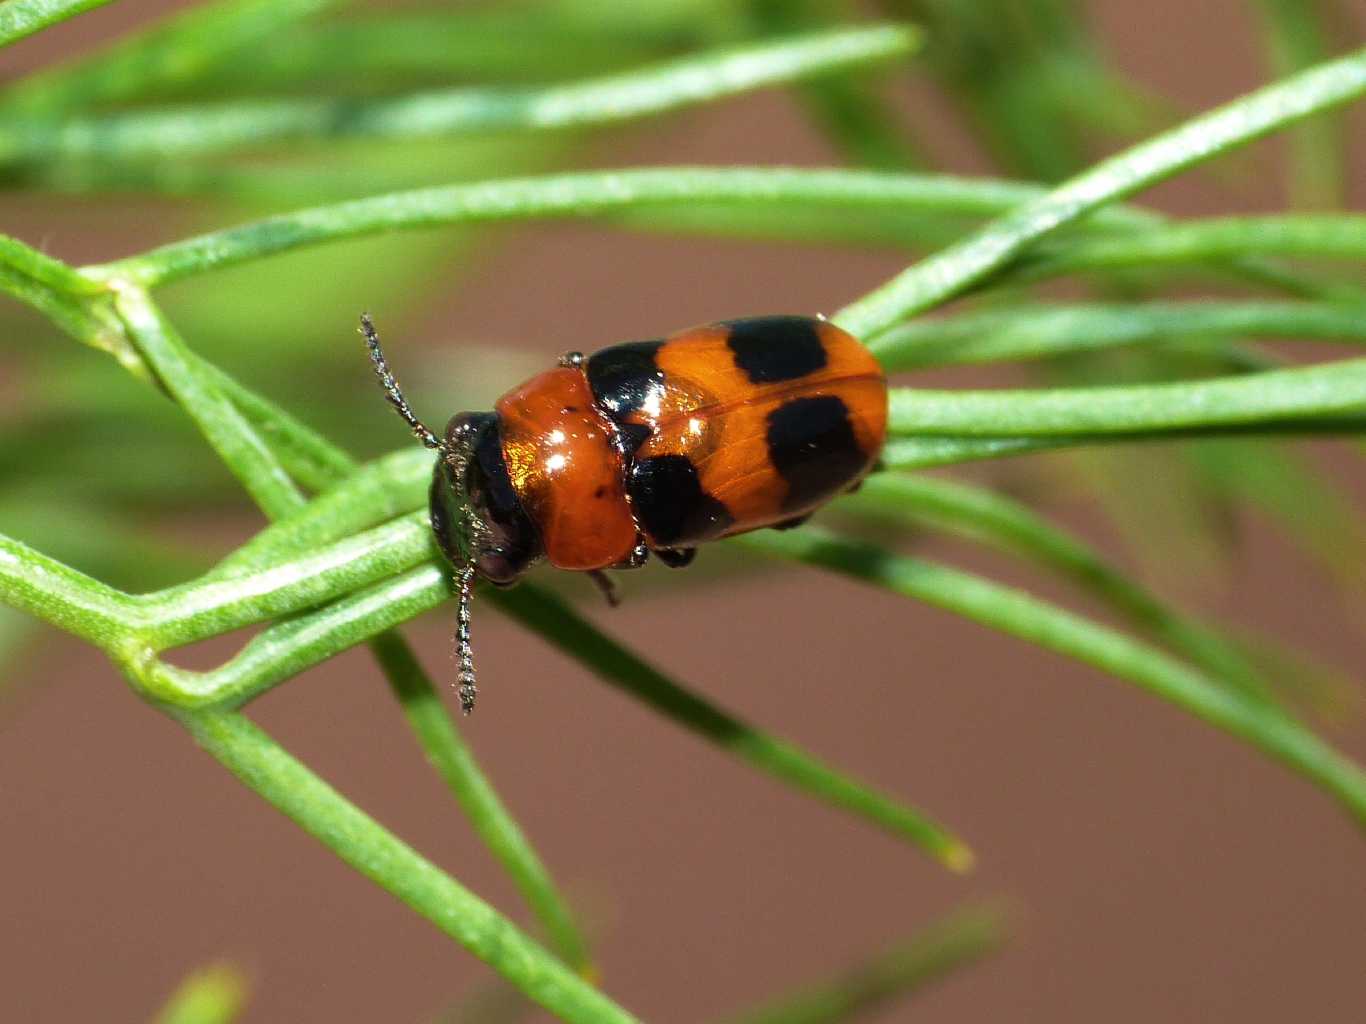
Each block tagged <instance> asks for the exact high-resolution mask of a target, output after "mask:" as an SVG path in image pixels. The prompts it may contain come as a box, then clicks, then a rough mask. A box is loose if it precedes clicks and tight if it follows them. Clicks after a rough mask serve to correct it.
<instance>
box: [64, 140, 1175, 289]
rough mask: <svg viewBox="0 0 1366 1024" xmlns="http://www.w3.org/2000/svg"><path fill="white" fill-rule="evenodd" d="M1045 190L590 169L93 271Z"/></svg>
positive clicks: (224, 237)
mask: <svg viewBox="0 0 1366 1024" xmlns="http://www.w3.org/2000/svg"><path fill="white" fill-rule="evenodd" d="M1042 194H1045V193H1043V192H1042V191H1041V190H1040V189H1039V188H1038V187H1037V186H1028V185H1020V184H1016V183H1014V182H1004V181H995V180H991V179H962V178H953V177H947V176H942V175H910V174H883V173H878V172H872V171H824V170H799V169H796V168H759V167H752V168H747V167H726V168H716V167H669V168H659V169H653V168H652V169H638V170H623V171H581V172H577V173H572V174H560V175H550V176H544V177H535V178H520V179H519V178H508V179H503V180H499V181H491V182H484V183H477V184H472V185H448V186H443V187H439V188H424V189H414V190H411V191H407V192H394V193H390V194H388V195H380V196H371V197H368V198H365V199H355V200H351V201H349V202H342V203H334V204H330V205H327V206H318V207H313V208H311V209H305V210H298V211H295V212H293V213H288V214H281V215H279V216H275V217H269V218H267V219H265V220H262V221H257V222H255V223H251V224H244V225H241V226H239V227H236V228H229V229H227V230H225V231H216V232H213V233H211V234H207V235H201V236H199V237H197V238H190V239H186V240H184V241H181V242H174V243H172V244H170V245H164V246H161V247H159V248H156V249H152V250H150V251H148V252H146V253H142V254H140V255H138V256H133V257H129V258H128V259H123V260H117V261H115V262H112V263H107V264H103V265H100V266H92V267H86V268H84V269H83V271H82V274H83V275H84V276H86V277H87V278H90V279H94V280H107V279H112V278H128V279H130V280H133V281H136V282H138V283H140V284H143V285H147V286H151V285H157V284H162V283H164V282H167V281H173V280H177V279H179V278H183V277H186V276H189V275H191V274H198V273H204V272H205V271H208V270H215V269H218V268H220V267H226V266H232V265H234V264H238V263H242V262H245V261H247V260H253V259H259V258H261V257H263V256H268V255H272V254H275V253H283V252H288V251H291V250H293V249H297V248H300V247H303V246H309V245H319V244H323V243H327V242H334V241H339V240H341V239H346V238H355V237H359V236H363V235H371V234H376V233H379V232H384V231H397V230H411V229H415V228H431V227H436V226H439V225H445V224H466V223H486V222H495V221H517V220H529V219H534V218H548V217H593V216H604V215H610V214H613V213H619V212H621V211H625V210H631V209H636V208H642V207H649V206H654V205H660V206H677V205H679V204H695V203H706V202H721V201H732V202H746V203H751V204H761V205H765V206H772V207H773V208H775V209H782V208H783V207H785V206H788V205H790V204H793V203H811V204H831V205H833V206H835V207H836V208H838V209H840V210H844V211H848V210H857V209H868V210H871V211H877V212H880V213H882V214H884V215H886V214H888V213H889V211H905V212H909V211H915V210H924V211H932V212H937V213H948V214H961V215H967V216H983V215H995V214H999V213H1001V212H1002V211H1004V210H1008V209H1012V208H1013V207H1015V206H1017V205H1018V204H1020V203H1022V202H1025V201H1027V200H1030V199H1035V198H1037V197H1039V196H1040V195H1042ZM1105 216H1106V217H1107V218H1108V219H1106V220H1105V223H1106V224H1108V225H1109V226H1111V227H1121V226H1124V225H1132V226H1139V225H1145V224H1150V223H1151V220H1150V218H1148V217H1147V216H1146V215H1143V214H1140V213H1138V212H1136V211H1130V210H1125V209H1122V208H1117V209H1115V210H1113V211H1108V212H1107V214H1106V215H1105Z"/></svg>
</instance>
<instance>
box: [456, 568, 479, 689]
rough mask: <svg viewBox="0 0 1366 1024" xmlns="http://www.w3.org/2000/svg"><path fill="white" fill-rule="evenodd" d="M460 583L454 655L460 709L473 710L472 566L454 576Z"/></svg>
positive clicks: (475, 687) (474, 686) (474, 687)
mask: <svg viewBox="0 0 1366 1024" xmlns="http://www.w3.org/2000/svg"><path fill="white" fill-rule="evenodd" d="M456 579H457V580H458V581H459V583H460V610H459V611H458V612H457V613H456V620H455V655H456V658H458V659H459V661H460V674H459V676H457V679H458V681H459V683H460V710H461V711H463V712H464V713H465V714H467V715H468V714H469V713H470V712H471V711H473V710H474V701H475V698H476V697H478V696H479V687H477V686H476V685H475V683H474V652H473V650H472V648H471V647H470V605H471V603H473V601H474V566H472V565H467V566H465V568H463V569H461V570H460V574H459V575H458V576H457V577H456Z"/></svg>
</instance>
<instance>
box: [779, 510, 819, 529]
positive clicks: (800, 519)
mask: <svg viewBox="0 0 1366 1024" xmlns="http://www.w3.org/2000/svg"><path fill="white" fill-rule="evenodd" d="M810 518H811V513H810V512H808V513H807V514H806V515H804V516H793V517H792V518H791V519H784V520H783V521H782V522H781V523H774V524H773V526H772V527H771V529H774V530H795V529H796V528H797V527H799V526H801V525H802V524H803V523H805V522H806V521H807V520H808V519H810Z"/></svg>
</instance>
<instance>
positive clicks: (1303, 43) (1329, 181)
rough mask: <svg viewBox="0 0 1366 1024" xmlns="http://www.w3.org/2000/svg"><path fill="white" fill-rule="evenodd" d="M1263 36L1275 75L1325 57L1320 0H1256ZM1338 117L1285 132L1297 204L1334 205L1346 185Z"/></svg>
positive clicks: (1342, 137) (1324, 33)
mask: <svg viewBox="0 0 1366 1024" xmlns="http://www.w3.org/2000/svg"><path fill="white" fill-rule="evenodd" d="M1253 6H1254V7H1255V8H1257V9H1258V10H1260V11H1261V20H1262V24H1263V34H1264V35H1265V36H1266V39H1267V43H1268V48H1269V49H1270V51H1271V59H1272V63H1273V65H1274V66H1275V68H1276V71H1277V73H1278V74H1283V75H1285V74H1290V73H1291V72H1294V71H1299V70H1302V69H1303V68H1307V67H1310V66H1312V65H1313V64H1316V63H1317V62H1319V61H1321V60H1323V59H1324V58H1325V57H1327V56H1328V55H1329V48H1328V45H1327V37H1328V34H1329V30H1328V28H1327V26H1325V25H1324V24H1323V21H1324V18H1323V13H1324V12H1323V7H1324V4H1323V0H1257V2H1256V3H1254V4H1253ZM1345 141H1346V136H1345V133H1344V131H1343V125H1342V119H1341V118H1339V117H1318V118H1313V119H1311V120H1309V121H1306V122H1305V123H1304V124H1302V125H1300V126H1299V127H1298V128H1296V129H1295V130H1294V131H1293V132H1291V133H1290V137H1289V144H1290V192H1291V198H1292V200H1293V201H1294V202H1295V204H1296V205H1299V206H1305V207H1313V206H1318V207H1333V206H1337V205H1338V204H1340V203H1341V202H1342V198H1343V195H1344V193H1345V191H1346V190H1345V184H1346V178H1347V175H1346V167H1347V164H1346V160H1347V153H1346V145H1345Z"/></svg>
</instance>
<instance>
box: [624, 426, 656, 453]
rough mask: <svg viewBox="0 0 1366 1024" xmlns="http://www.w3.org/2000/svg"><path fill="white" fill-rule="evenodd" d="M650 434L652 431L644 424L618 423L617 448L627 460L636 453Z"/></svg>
mask: <svg viewBox="0 0 1366 1024" xmlns="http://www.w3.org/2000/svg"><path fill="white" fill-rule="evenodd" d="M651 433H653V431H652V430H651V428H650V426H649V425H648V424H645V423H618V424H617V447H618V448H619V449H620V450H621V454H622V455H624V456H626V458H628V459H629V458H630V457H631V456H632V455H634V454H635V453H636V449H637V448H639V447H640V446H641V445H643V444H644V443H645V442H646V441H647V440H649V438H650V434H651Z"/></svg>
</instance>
